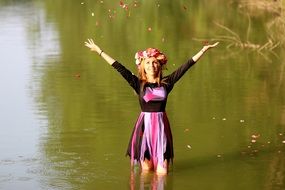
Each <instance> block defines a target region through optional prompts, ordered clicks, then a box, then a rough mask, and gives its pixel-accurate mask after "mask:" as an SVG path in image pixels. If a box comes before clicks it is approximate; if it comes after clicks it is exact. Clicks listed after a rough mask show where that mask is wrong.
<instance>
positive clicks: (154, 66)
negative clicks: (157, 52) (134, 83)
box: [144, 57, 160, 77]
mask: <svg viewBox="0 0 285 190" xmlns="http://www.w3.org/2000/svg"><path fill="white" fill-rule="evenodd" d="M159 69H160V63H159V62H158V61H157V59H156V58H154V57H150V58H146V59H145V60H144V70H145V73H146V75H147V76H152V77H157V74H158V71H159Z"/></svg>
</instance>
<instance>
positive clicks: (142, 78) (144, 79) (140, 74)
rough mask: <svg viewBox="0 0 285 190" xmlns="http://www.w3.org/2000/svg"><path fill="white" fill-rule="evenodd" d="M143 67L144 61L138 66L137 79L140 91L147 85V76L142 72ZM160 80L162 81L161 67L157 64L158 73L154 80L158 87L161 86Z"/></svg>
mask: <svg viewBox="0 0 285 190" xmlns="http://www.w3.org/2000/svg"><path fill="white" fill-rule="evenodd" d="M158 62H159V60H158ZM144 66H145V59H143V60H142V61H141V63H140V65H139V66H138V77H139V80H140V82H141V90H143V89H144V85H145V84H146V83H147V76H146V73H145V70H144ZM161 79H162V66H161V63H160V62H159V67H158V72H157V76H156V78H155V80H156V82H157V83H158V86H160V85H161Z"/></svg>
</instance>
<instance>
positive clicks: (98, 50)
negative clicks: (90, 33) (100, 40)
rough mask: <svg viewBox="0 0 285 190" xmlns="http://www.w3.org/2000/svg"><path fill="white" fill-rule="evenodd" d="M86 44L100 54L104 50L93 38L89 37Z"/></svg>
mask: <svg viewBox="0 0 285 190" xmlns="http://www.w3.org/2000/svg"><path fill="white" fill-rule="evenodd" d="M85 46H86V47H88V48H90V50H91V51H95V52H97V53H98V54H100V53H101V52H102V50H101V49H100V48H99V46H97V45H96V44H95V43H94V42H93V40H92V39H87V41H86V42H85Z"/></svg>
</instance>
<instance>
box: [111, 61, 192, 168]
mask: <svg viewBox="0 0 285 190" xmlns="http://www.w3.org/2000/svg"><path fill="white" fill-rule="evenodd" d="M194 64H195V62H194V61H193V59H190V60H188V61H187V62H186V63H185V64H183V65H181V66H180V67H179V68H178V69H177V70H176V71H174V72H173V73H172V74H170V75H168V76H166V77H163V79H162V80H161V81H163V82H162V83H161V84H160V86H159V85H158V84H157V83H146V84H145V85H144V87H143V89H142V88H141V81H140V80H139V79H138V77H137V76H135V75H134V74H132V73H131V72H130V71H129V70H128V69H126V68H125V67H124V66H123V65H121V64H120V63H119V62H115V63H113V64H112V66H113V67H114V68H115V69H116V70H117V71H118V72H119V73H120V74H121V75H122V76H123V77H124V78H125V79H126V80H127V81H128V83H129V84H130V86H131V87H132V88H133V89H134V90H135V91H136V93H137V94H138V97H139V102H140V106H141V113H140V115H139V117H138V119H137V122H136V124H135V127H134V129H133V132H132V135H131V138H130V141H129V146H128V150H127V155H129V156H130V158H131V163H132V164H133V163H137V162H139V163H140V161H143V160H144V159H145V158H147V159H149V160H152V161H153V164H154V167H156V166H157V164H160V165H161V166H163V161H164V160H165V159H166V160H168V161H172V160H173V156H174V154H173V142H172V134H171V129H170V125H169V121H168V118H167V115H166V113H165V107H166V102H167V96H168V94H169V93H170V91H171V90H172V88H173V86H174V84H175V83H176V82H177V81H178V80H179V79H180V78H181V77H182V76H183V75H184V74H185V72H186V71H187V70H188V69H189V68H190V67H191V66H192V65H194Z"/></svg>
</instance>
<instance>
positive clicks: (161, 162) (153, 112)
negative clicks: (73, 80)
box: [85, 39, 218, 174]
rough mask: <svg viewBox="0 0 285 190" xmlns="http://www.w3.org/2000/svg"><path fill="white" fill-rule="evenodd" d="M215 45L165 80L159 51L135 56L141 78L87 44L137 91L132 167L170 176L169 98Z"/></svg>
mask: <svg viewBox="0 0 285 190" xmlns="http://www.w3.org/2000/svg"><path fill="white" fill-rule="evenodd" d="M217 45H218V42H217V43H215V44H213V45H205V46H204V47H203V48H202V49H201V50H200V51H199V52H198V53H197V54H196V55H194V56H193V57H192V59H190V60H189V61H187V62H186V63H185V64H184V65H182V66H180V67H179V68H178V69H177V70H176V71H174V72H173V73H172V74H170V75H168V76H166V77H163V76H162V70H163V68H164V67H165V66H166V63H167V58H166V56H165V55H164V54H163V53H162V52H160V51H159V50H158V49H155V48H148V49H146V50H145V51H139V52H137V53H136V55H135V59H136V64H137V66H138V77H137V76H135V75H134V74H132V73H131V72H130V71H129V70H128V69H126V68H125V67H124V66H123V65H121V64H120V63H119V62H117V61H116V60H114V59H113V58H111V57H110V56H109V55H107V54H106V53H105V52H104V51H103V50H102V49H100V48H99V47H98V46H97V45H96V44H95V43H94V42H93V40H92V39H88V40H87V42H85V46H87V47H88V48H90V50H91V51H95V52H97V53H98V54H99V55H100V56H101V57H102V58H103V59H105V60H106V61H107V62H108V63H109V64H110V65H112V66H113V67H114V68H115V69H116V70H117V71H118V72H120V73H121V75H122V76H123V77H124V78H125V79H126V80H127V81H128V83H129V84H130V86H131V87H132V88H133V89H134V90H135V91H136V93H137V95H138V97H139V102H140V106H141V110H142V112H141V114H140V116H139V118H138V120H137V122H136V125H135V127H134V129H133V133H132V136H131V139H130V142H129V146H128V151H127V155H129V156H130V158H131V164H132V165H133V163H134V162H138V163H140V165H141V168H142V171H149V170H155V171H156V173H157V174H167V170H168V164H169V162H170V161H172V159H173V143H172V134H171V130H170V125H169V121H168V118H167V115H166V113H165V106H166V102H167V96H168V94H169V93H170V91H171V90H172V88H173V86H174V84H175V83H176V82H177V81H178V80H179V79H180V78H181V77H182V76H183V75H184V73H185V72H186V71H187V70H188V69H189V68H190V67H191V66H192V65H194V64H195V63H196V62H197V61H198V60H199V59H200V57H201V56H202V55H203V54H204V53H205V52H206V51H207V50H209V49H210V48H213V47H216V46H217Z"/></svg>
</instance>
